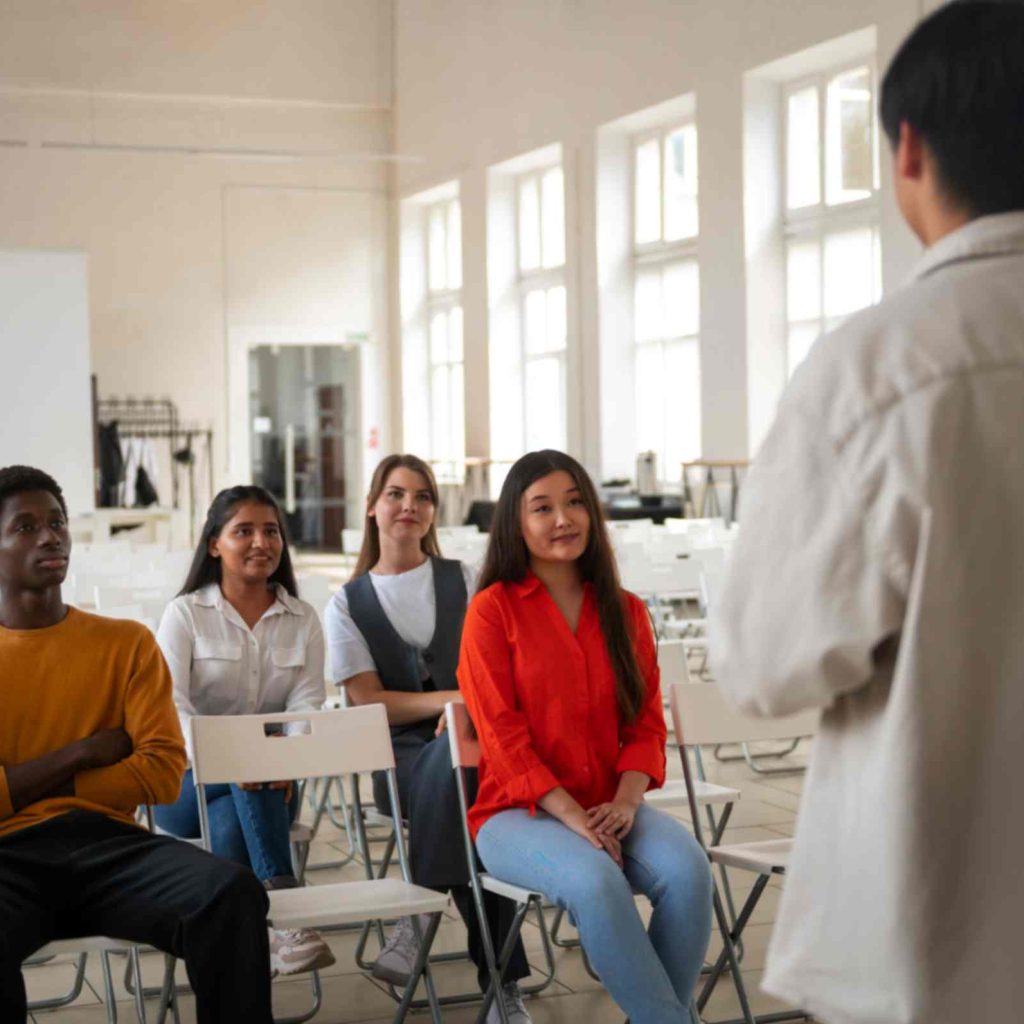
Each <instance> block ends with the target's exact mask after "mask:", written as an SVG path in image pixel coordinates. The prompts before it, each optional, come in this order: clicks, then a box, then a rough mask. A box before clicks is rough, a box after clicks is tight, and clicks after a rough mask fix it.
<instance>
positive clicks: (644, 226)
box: [634, 139, 661, 245]
mask: <svg viewBox="0 0 1024 1024" xmlns="http://www.w3.org/2000/svg"><path fill="white" fill-rule="evenodd" d="M660 149H661V147H660V146H659V144H658V140H657V139H649V140H648V141H647V142H644V143H641V145H639V146H637V147H636V171H635V176H634V177H635V182H634V188H635V189H636V194H635V198H634V218H635V220H636V229H635V236H636V241H637V244H638V245H643V244H644V243H645V242H657V241H658V240H659V239H660V238H661V159H660Z"/></svg>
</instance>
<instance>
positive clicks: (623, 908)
mask: <svg viewBox="0 0 1024 1024" xmlns="http://www.w3.org/2000/svg"><path fill="white" fill-rule="evenodd" d="M476 844H477V850H478V851H479V853H480V857H481V859H482V860H483V862H484V864H485V865H486V866H487V870H488V871H490V872H492V873H493V874H494V875H495V877H497V878H501V879H504V880H505V881H508V882H512V883H514V884H516V885H522V886H525V887H526V888H529V889H535V890H537V891H538V892H542V893H544V895H545V896H547V897H548V899H550V900H551V901H552V902H554V903H556V904H558V906H560V907H564V908H565V909H566V910H567V911H568V912H569V914H571V915H572V919H573V921H574V922H575V924H576V927H577V928H578V929H579V933H580V940H581V941H582V943H583V947H584V949H586V951H587V956H588V957H589V958H590V962H591V963H592V964H593V966H594V969H595V970H596V971H597V973H598V975H599V976H600V977H601V981H602V982H603V983H604V986H605V988H607V989H608V991H609V993H610V994H611V996H612V998H613V999H614V1000H615V1001H616V1002H617V1003H618V1004H619V1006H620V1007H622V1009H623V1010H624V1011H625V1012H626V1014H627V1015H628V1017H629V1019H630V1021H631V1022H632V1024H680V1022H684V1021H688V1020H689V1012H688V1009H687V1007H688V1006H689V1003H690V1000H691V998H692V996H693V989H694V986H695V985H696V983H697V977H698V975H699V974H700V968H701V964H702V962H703V960H704V953H705V951H706V950H707V946H708V939H709V938H710V936H711V869H710V866H709V864H708V859H707V856H706V855H705V853H704V852H703V851H702V850H701V848H700V846H699V845H698V844H697V841H696V840H695V839H694V838H693V836H692V835H690V833H689V832H688V831H687V830H686V829H685V828H684V827H683V825H682V824H681V823H680V822H678V821H676V819H675V818H672V817H670V816H669V815H667V814H664V813H662V812H661V811H656V810H654V809H652V808H650V807H647V806H646V805H643V804H642V805H641V806H640V809H639V810H638V811H637V815H636V820H635V822H634V824H633V829H632V831H631V832H630V833H629V835H628V836H626V838H625V839H624V840H623V843H622V852H623V859H624V861H625V867H624V869H620V868H619V867H618V866H617V865H616V863H615V861H613V860H612V858H611V857H610V856H609V855H608V854H607V853H605V852H604V851H603V850H596V849H595V848H594V847H593V846H591V845H590V843H588V842H587V841H586V840H585V839H583V838H582V837H581V836H578V835H577V834H576V833H575V832H573V831H572V830H571V829H569V828H567V827H566V826H565V825H563V824H562V823H561V822H560V821H558V820H557V819H555V818H553V817H551V815H549V814H545V813H544V812H543V811H538V812H537V814H536V816H534V817H530V815H529V813H528V812H527V811H524V810H512V811H502V812H501V813H500V814H496V815H495V816H494V817H493V818H491V819H489V820H488V821H487V822H486V823H485V824H484V826H483V828H482V829H481V830H480V833H479V835H478V836H477V840H476ZM634 891H636V892H640V893H642V894H643V895H645V896H647V897H648V899H650V901H651V904H652V905H653V907H654V913H653V914H652V916H651V924H650V929H649V930H647V929H645V928H644V924H643V921H642V920H641V918H640V914H639V913H638V911H637V908H636V903H635V902H634V899H633V893H634Z"/></svg>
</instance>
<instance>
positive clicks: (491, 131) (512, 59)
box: [394, 0, 922, 472]
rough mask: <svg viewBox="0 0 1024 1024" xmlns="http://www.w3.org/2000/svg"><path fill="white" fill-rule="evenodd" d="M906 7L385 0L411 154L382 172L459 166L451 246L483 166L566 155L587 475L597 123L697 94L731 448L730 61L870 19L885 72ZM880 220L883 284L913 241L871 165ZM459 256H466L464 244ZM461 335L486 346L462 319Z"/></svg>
mask: <svg viewBox="0 0 1024 1024" xmlns="http://www.w3.org/2000/svg"><path fill="white" fill-rule="evenodd" d="M921 12H922V3H921V0H861V2H859V3H857V4H848V3H843V2H842V0H788V2H786V3H784V4H783V3H773V2H770V0H719V2H717V3H714V4H709V3H706V2H698V0H629V2H626V0H559V2H553V0H519V2H517V3H514V4H509V3H503V2H501V0H444V2H438V0H396V6H395V57H394V67H395V145H396V149H397V151H398V152H399V153H403V154H410V155H412V154H415V155H416V156H418V157H422V158H423V162H422V163H416V164H408V165H404V164H403V165H399V167H398V168H397V170H396V184H397V190H398V192H399V194H400V195H401V196H405V195H409V194H412V193H414V192H416V191H418V190H420V189H423V188H427V187H430V186H431V185H433V184H436V183H438V182H440V181H445V180H448V179H451V178H457V179H458V180H459V181H460V186H461V192H462V195H463V210H462V222H463V238H464V241H465V240H466V239H468V238H471V237H475V238H480V237H482V236H483V233H484V231H485V225H486V215H487V211H486V197H485V192H486V189H485V187H484V186H485V182H486V174H487V169H488V167H489V166H491V165H493V164H496V163H499V162H501V161H504V160H508V159H511V158H513V157H515V156H517V155H518V154H521V153H525V152H529V151H530V150H533V149H537V148H539V147H541V146H544V145H550V144H553V143H560V144H561V145H562V147H563V152H564V153H565V154H566V158H567V161H572V162H574V164H575V167H576V171H575V175H574V181H573V189H572V190H570V189H567V194H570V195H571V194H572V192H574V193H575V196H576V200H575V204H576V210H575V212H576V217H577V221H576V223H577V228H576V231H575V232H574V236H575V237H574V239H572V240H571V241H574V242H575V243H577V244H576V245H575V249H574V250H573V247H570V251H571V252H572V251H575V253H576V259H577V265H576V266H575V267H573V268H567V277H568V279H569V280H570V282H572V281H574V275H575V280H576V281H578V283H579V287H578V288H577V289H576V293H575V296H574V297H573V298H571V299H570V302H575V304H576V309H577V316H578V318H579V321H578V322H579V325H580V330H579V332H578V335H579V336H578V339H577V341H576V344H577V345H578V357H579V359H580V364H581V365H580V381H581V399H582V402H581V406H580V408H579V409H578V412H577V415H578V425H577V426H578V435H577V436H580V437H581V438H582V441H581V443H580V445H579V447H578V449H577V451H578V453H579V454H582V455H583V457H584V458H585V460H586V462H587V464H588V465H589V466H590V467H591V468H592V469H593V470H595V471H598V472H599V471H600V469H601V467H602V465H603V464H604V463H605V457H604V452H603V451H602V448H603V444H604V443H607V441H605V442H602V431H601V429H600V420H601V416H602V413H603V410H604V409H605V408H606V406H607V403H608V402H609V401H610V400H611V399H610V397H609V396H613V395H614V388H615V387H616V386H617V384H616V382H615V381H610V380H609V379H608V378H607V376H606V377H605V378H604V380H603V381H602V379H601V374H602V371H606V372H607V370H608V368H607V367H605V366H603V365H599V360H598V352H599V346H598V321H597V317H596V312H597V310H598V306H599V301H598V300H599V273H600V268H598V267H597V265H596V251H597V245H596V235H597V230H598V225H597V222H596V213H595V211H596V207H597V201H596V195H597V190H598V187H599V179H598V175H597V147H598V129H599V128H601V127H602V126H604V125H607V124H608V123H609V122H612V121H615V120H617V119H619V118H622V117H625V116H626V115H628V114H631V113H633V112H635V111H638V110H642V109H644V108H647V107H650V106H653V105H655V104H658V103H661V102H663V101H665V100H669V99H672V98H675V97H679V96H683V95H686V94H689V93H692V94H693V96H694V97H695V101H696V110H697V126H698V132H699V135H700V143H699V145H700V164H701V194H700V222H701V237H700V242H699V253H698V255H699V258H700V263H701V307H702V325H701V360H702V387H703V424H702V426H703V436H704V448H705V452H704V453H705V455H706V456H708V457H711V458H731V457H741V456H744V455H745V454H746V453H747V452H748V450H749V423H748V420H749V408H748V406H749V396H748V385H747V344H746V331H747V323H746V290H745V272H746V253H745V247H744V202H743V199H744V196H743V183H744V179H743V97H744V92H743V81H744V74H745V73H746V72H747V71H749V70H751V69H753V68H757V67H760V66H762V65H764V64H767V63H768V62H770V61H773V60H776V59H778V58H781V57H784V56H786V55H788V54H792V53H796V52H798V51H801V50H804V49H806V48H807V47H810V46H813V45H815V44H817V43H820V42H822V41H824V40H827V39H831V38H834V37H837V36H840V35H844V34H847V33H850V32H853V31H855V30H858V29H863V28H866V27H868V26H870V25H874V26H876V27H877V39H878V60H879V64H880V65H881V66H883V67H884V65H885V63H886V62H887V60H888V58H889V57H890V56H891V54H892V52H893V51H894V49H895V47H896V46H897V45H898V43H899V41H900V40H901V39H902V38H903V36H904V35H905V34H906V32H907V31H908V30H909V28H910V27H911V26H912V25H913V23H914V22H915V20H916V19H917V18H918V17H919V15H920V14H921ZM881 221H882V225H881V231H882V242H883V258H884V261H885V268H884V271H885V280H886V282H887V284H891V283H892V282H894V281H897V280H899V279H901V278H902V277H903V275H904V274H905V273H906V272H907V270H908V269H909V266H910V263H911V261H912V259H913V257H914V254H915V251H916V249H915V246H914V245H913V244H912V243H911V241H910V236H909V233H908V232H906V230H905V229H904V228H903V226H902V225H901V223H900V221H899V218H898V215H896V214H895V208H894V203H893V201H892V196H891V188H890V183H889V180H888V177H887V176H884V180H883V195H882V215H881ZM466 259H467V261H468V260H470V259H476V257H475V256H473V255H471V254H470V252H469V250H468V249H467V254H466ZM570 259H572V256H570ZM472 287H486V282H485V281H484V280H479V281H478V282H477V283H476V285H474V284H473V283H472V282H471V281H470V280H469V278H468V277H467V281H466V286H465V290H469V289H470V288H472ZM466 301H467V304H468V302H469V299H468V297H467V300H466ZM470 343H471V344H480V345H485V344H486V341H485V339H483V338H481V337H479V335H477V334H475V333H474V334H473V335H471V334H470V333H469V332H467V344H470ZM481 362H483V360H477V361H476V365H477V366H478V367H479V364H480V363H481ZM470 374H471V360H470V358H469V355H468V354H467V390H468V391H469V392H470V393H478V392H479V390H481V389H485V388H486V387H487V383H488V382H487V376H486V368H484V370H483V371H481V370H480V369H479V368H478V370H477V374H476V376H470ZM624 386H629V384H628V381H625V382H624ZM471 436H473V434H472V432H467V437H471ZM478 436H479V437H481V438H483V436H484V434H483V432H481V433H480V434H479V435H478ZM572 436H573V431H570V437H572ZM469 454H472V455H485V454H487V452H486V451H484V450H481V449H475V450H471V451H470V453H469Z"/></svg>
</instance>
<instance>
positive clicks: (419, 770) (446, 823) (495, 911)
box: [373, 721, 530, 991]
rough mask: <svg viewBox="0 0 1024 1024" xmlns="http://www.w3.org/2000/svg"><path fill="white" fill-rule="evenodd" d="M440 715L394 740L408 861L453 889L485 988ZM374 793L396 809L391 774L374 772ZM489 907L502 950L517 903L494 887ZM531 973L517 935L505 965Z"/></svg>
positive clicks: (380, 804) (381, 804)
mask: <svg viewBox="0 0 1024 1024" xmlns="http://www.w3.org/2000/svg"><path fill="white" fill-rule="evenodd" d="M435 727H436V722H435V721H430V722H423V723H419V724H417V725H416V726H413V727H408V726H406V727H403V729H402V731H397V730H396V731H395V732H394V733H393V734H392V737H391V744H392V746H393V748H394V751H395V774H396V775H397V776H398V800H399V802H400V803H401V805H402V813H403V815H404V817H405V818H406V820H407V821H408V822H409V861H410V868H411V871H412V879H413V881H414V882H416V884H417V885H424V886H427V887H428V888H430V889H437V890H438V891H439V892H451V894H452V899H453V900H454V902H455V906H456V907H458V909H459V913H460V914H461V915H462V920H463V921H465V923H466V937H467V949H468V951H469V956H470V959H471V960H472V961H473V963H474V964H476V970H477V980H478V981H479V984H480V990H481V991H483V990H485V989H486V988H487V986H488V985H489V984H490V977H489V976H488V973H487V958H486V956H485V955H484V945H483V939H482V937H481V934H480V923H479V920H478V918H477V914H476V907H475V905H474V903H473V892H472V890H471V889H470V886H469V866H468V865H467V863H466V849H465V843H464V840H463V836H462V822H461V812H460V810H459V796H458V791H457V789H456V787H455V772H454V770H453V769H452V759H451V751H450V749H449V746H448V737H447V736H446V735H444V734H443V733H442V735H441V736H439V737H437V738H435V737H434V729H435ZM467 774H468V775H471V776H472V778H471V779H470V780H469V782H470V792H469V793H468V794H467V796H468V798H469V801H470V803H471V804H472V801H473V799H474V798H475V797H476V772H475V771H473V772H469V773H467ZM373 799H374V803H376V805H377V810H379V811H380V812H381V813H382V814H390V813H391V803H390V801H389V800H388V790H387V776H386V775H385V774H384V773H383V772H375V773H374V777H373ZM484 912H485V914H486V917H487V926H488V928H489V929H490V933H491V938H492V940H493V942H494V955H495V956H497V955H498V954H499V953H500V952H501V948H502V946H503V945H504V943H505V939H506V937H507V936H508V933H509V930H510V929H511V927H512V920H513V918H514V917H515V912H516V905H515V903H514V902H513V901H512V900H509V899H505V898H504V897H503V896H496V895H495V894H494V893H491V892H485V893H484ZM529 973H530V965H529V964H528V963H527V961H526V951H525V950H524V949H523V941H522V939H517V940H516V944H515V946H514V947H513V949H512V955H511V956H510V957H509V962H508V966H507V967H506V968H505V973H504V976H503V977H504V979H505V980H506V981H518V980H519V979H520V978H525V977H527V976H528V975H529Z"/></svg>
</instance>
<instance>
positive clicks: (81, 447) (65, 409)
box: [0, 251, 94, 514]
mask: <svg viewBox="0 0 1024 1024" xmlns="http://www.w3.org/2000/svg"><path fill="white" fill-rule="evenodd" d="M0 366H3V373H0V466H8V465H12V464H15V463H16V464H21V465H28V466H35V467H36V468H38V469H42V470H44V471H45V472H47V473H49V474H50V475H51V476H52V477H54V478H55V479H56V481H57V483H58V484H60V486H61V489H62V490H63V491H64V497H65V499H66V500H67V504H68V509H69V511H71V512H73V513H75V514H80V513H82V512H89V511H91V510H92V509H93V507H94V500H93V450H92V404H91V398H90V383H89V317H88V295H87V279H86V259H85V255H84V254H83V253H77V252H11V251H7V252H3V251H0Z"/></svg>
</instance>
